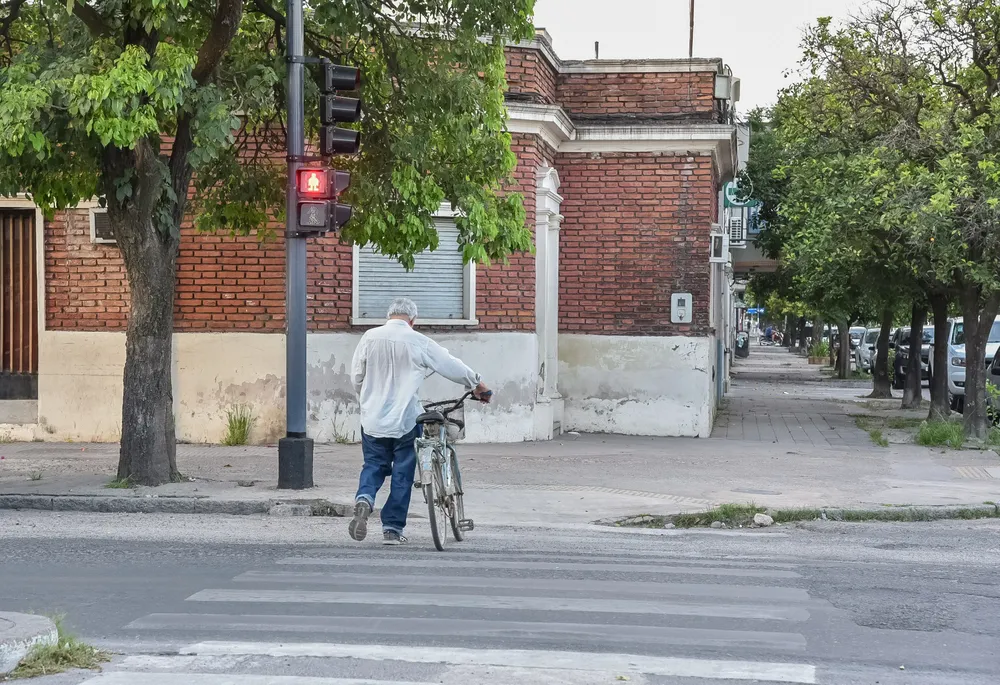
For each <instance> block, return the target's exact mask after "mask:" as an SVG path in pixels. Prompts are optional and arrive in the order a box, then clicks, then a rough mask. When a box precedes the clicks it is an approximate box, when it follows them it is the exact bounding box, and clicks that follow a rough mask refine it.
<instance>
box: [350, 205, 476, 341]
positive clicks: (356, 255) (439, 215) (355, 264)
mask: <svg viewBox="0 0 1000 685" xmlns="http://www.w3.org/2000/svg"><path fill="white" fill-rule="evenodd" d="M456 216H458V212H456V211H455V210H454V209H453V208H452V206H451V205H450V204H449V203H443V204H442V205H441V206H440V207H439V208H438V211H437V212H435V213H434V218H435V219H453V218H454V217H456ZM360 261H361V248H360V247H359V246H358V245H357V244H355V245H354V247H353V248H352V256H351V325H352V326H381V325H382V324H384V323H385V316H381V317H378V318H364V319H363V318H361V316H360V314H359V311H358V309H359V303H358V299H359V296H358V272H359V266H360ZM464 270H465V273H464V276H465V278H464V281H465V292H464V293H463V294H462V295H463V297H462V301H463V308H464V316H463V318H461V319H422V318H420V312H419V311H418V312H417V325H418V326H450V327H456V328H461V327H469V326H478V325H479V319H478V318H476V264H475V262H469V263H468V264H466V265H465V266H464ZM400 294H401V295H405V293H400Z"/></svg>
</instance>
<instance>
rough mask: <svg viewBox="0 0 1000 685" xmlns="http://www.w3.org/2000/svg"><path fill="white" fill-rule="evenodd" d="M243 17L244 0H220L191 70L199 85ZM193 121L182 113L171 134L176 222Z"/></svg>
mask: <svg viewBox="0 0 1000 685" xmlns="http://www.w3.org/2000/svg"><path fill="white" fill-rule="evenodd" d="M242 18H243V0H219V4H218V5H217V6H216V9H215V17H214V18H213V19H212V25H211V28H209V30H208V35H207V36H205V41H204V42H203V43H202V44H201V48H200V49H199V50H198V61H197V63H196V64H195V67H194V71H192V72H191V76H192V78H194V81H195V83H197V84H198V85H199V86H203V85H205V84H206V83H208V82H209V81H210V80H211V79H212V77H213V76H214V75H215V72H216V70H217V69H218V68H219V65H220V64H221V63H222V60H223V58H224V57H225V56H226V53H227V52H228V51H229V47H230V46H231V45H232V42H233V39H234V38H235V37H236V32H237V31H238V30H239V26H240V20H241V19H242ZM193 122H194V113H191V112H188V113H185V114H184V115H183V116H181V117H180V118H179V120H178V121H177V135H176V137H175V138H174V146H173V149H172V150H171V151H170V165H169V167H170V183H171V185H172V187H173V191H174V195H175V196H176V201H175V202H174V206H173V207H172V208H171V210H172V215H173V220H174V223H175V224H177V225H178V226H179V225H180V222H181V220H182V219H183V217H184V210H185V208H186V207H187V196H188V189H189V188H190V186H191V176H192V174H193V172H194V170H193V169H192V168H191V165H190V164H189V163H188V155H189V154H190V153H191V150H193V149H194V138H193V132H192V125H193Z"/></svg>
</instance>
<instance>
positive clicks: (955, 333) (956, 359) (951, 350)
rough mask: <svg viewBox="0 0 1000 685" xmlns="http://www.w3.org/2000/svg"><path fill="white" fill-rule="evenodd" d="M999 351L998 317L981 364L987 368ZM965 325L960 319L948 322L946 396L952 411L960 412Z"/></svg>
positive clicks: (999, 321) (932, 355) (999, 318)
mask: <svg viewBox="0 0 1000 685" xmlns="http://www.w3.org/2000/svg"><path fill="white" fill-rule="evenodd" d="M998 349H1000V316H998V317H997V318H996V319H995V320H994V321H993V328H991V329H990V334H989V337H988V338H987V339H986V358H985V359H983V360H982V361H981V362H979V363H981V364H984V365H986V366H987V367H988V366H990V365H991V364H992V363H993V358H994V357H995V356H996V354H997V350H998ZM930 362H931V375H932V376H933V375H934V374H935V373H936V372H935V370H934V366H933V364H934V354H933V352H932V353H931V355H930ZM965 363H966V359H965V324H964V323H963V320H962V318H961V317H958V318H955V319H949V320H948V395H949V396H950V397H951V408H952V410H953V411H957V412H961V411H963V410H964V408H965Z"/></svg>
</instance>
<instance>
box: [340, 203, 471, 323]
mask: <svg viewBox="0 0 1000 685" xmlns="http://www.w3.org/2000/svg"><path fill="white" fill-rule="evenodd" d="M435 228H436V229H437V232H438V248H437V249H436V250H434V251H433V252H430V251H426V252H422V253H420V254H418V255H416V256H415V257H414V267H413V271H406V269H404V268H403V267H402V266H401V265H400V263H399V262H398V261H396V260H395V259H393V258H391V257H386V256H385V255H382V254H378V253H376V252H375V251H374V250H373V249H372V248H371V247H368V246H366V247H363V248H361V249H360V250H359V251H358V316H359V317H360V318H362V319H384V318H385V313H386V310H388V309H389V304H390V303H391V302H392V301H393V300H394V299H395V298H397V297H409V298H410V299H411V300H413V301H414V302H416V303H417V317H418V319H456V320H457V319H464V318H466V314H465V265H464V264H463V262H462V252H461V250H459V248H458V229H457V228H456V227H455V222H453V221H446V220H440V221H436V222H435Z"/></svg>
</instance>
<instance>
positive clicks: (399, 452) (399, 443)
mask: <svg viewBox="0 0 1000 685" xmlns="http://www.w3.org/2000/svg"><path fill="white" fill-rule="evenodd" d="M420 428H421V427H420V426H417V427H416V428H414V429H413V430H412V431H410V432H409V433H407V434H406V435H404V436H403V437H401V438H373V437H372V436H370V435H368V434H367V433H365V432H364V430H362V431H361V452H362V453H363V454H364V457H365V465H364V466H363V467H362V468H361V483H360V484H359V485H358V494H357V497H355V500H356V501H358V500H364V501H366V502H368V504H370V505H371V507H372V508H373V509H374V508H375V495H376V494H378V490H379V488H381V487H382V484H383V483H384V482H385V479H386V478H388V477H389V476H392V480H391V481H390V486H389V499H387V500H386V501H385V506H383V507H382V529H383V530H394V531H396V532H397V533H400V534H402V532H403V529H404V528H406V514H407V512H408V511H409V509H410V495H411V494H412V493H413V475H414V472H415V471H416V468H417V450H416V448H415V447H414V446H413V441H414V440H416V438H417V436H418V435H420Z"/></svg>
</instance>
